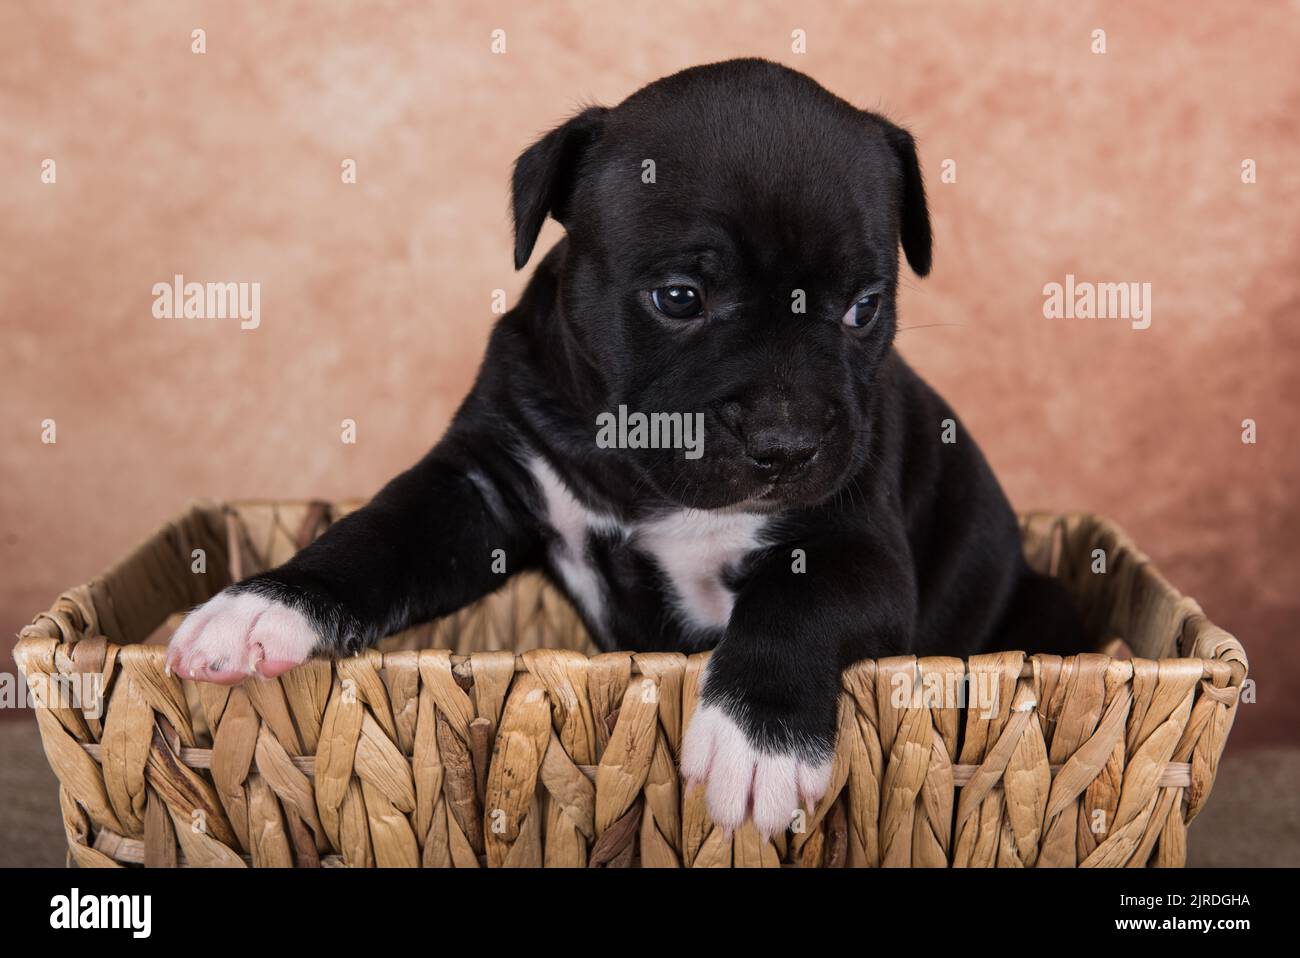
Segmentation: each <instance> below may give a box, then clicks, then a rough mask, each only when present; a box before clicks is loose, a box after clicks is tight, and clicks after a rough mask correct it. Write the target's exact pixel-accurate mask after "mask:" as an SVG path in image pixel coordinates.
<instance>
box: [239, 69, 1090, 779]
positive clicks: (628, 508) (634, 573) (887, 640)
mask: <svg viewBox="0 0 1300 958" xmlns="http://www.w3.org/2000/svg"><path fill="white" fill-rule="evenodd" d="M647 159H648V160H653V161H654V172H655V178H654V182H653V183H645V182H643V181H642V173H643V170H644V169H645V167H644V165H643V164H644V161H645V160H647ZM512 195H513V208H514V214H515V220H516V237H515V263H516V266H517V267H522V266H523V265H525V264H526V263H527V261H528V259H529V258H530V256H531V254H532V250H533V246H534V243H535V242H536V238H537V235H538V231H539V230H540V228H541V226H542V223H543V221H544V220H545V218H546V216H547V215H550V216H553V217H555V218H556V219H557V220H559V221H560V222H561V223H563V224H564V226H565V227H566V229H567V232H568V235H567V237H566V239H565V240H563V241H562V242H560V243H559V244H558V245H557V246H556V247H555V248H554V249H552V250H551V251H550V253H549V254H548V255H547V256H546V257H545V259H544V260H543V261H542V263H541V265H540V266H539V267H538V269H537V271H536V273H535V274H534V276H533V278H532V280H531V282H530V283H529V284H528V287H527V289H526V291H525V293H524V295H523V297H522V300H521V301H520V303H519V305H518V306H517V307H516V308H515V309H514V310H513V311H511V312H510V313H509V314H508V315H507V316H505V317H504V318H503V319H502V320H501V321H500V323H499V324H498V325H497V327H496V329H495V330H494V332H493V334H492V338H491V342H490V345H489V347H488V352H487V356H486V359H485V360H484V363H483V366H482V369H481V371H480V374H479V377H478V380H477V382H476V384H475V386H474V388H473V390H472V392H471V393H470V395H469V397H468V398H467V399H466V400H465V402H464V404H463V406H462V407H461V409H460V410H459V412H458V413H457V415H456V417H455V420H454V422H453V423H452V426H451V428H450V430H449V431H448V433H447V435H446V436H445V437H444V438H443V440H442V441H441V442H439V443H438V445H437V446H436V447H435V448H434V449H433V450H432V451H431V452H430V453H429V454H428V455H427V456H425V458H424V459H423V460H421V461H420V462H419V463H418V464H417V465H416V466H414V467H413V468H412V469H410V470H409V471H407V472H405V473H403V474H402V475H400V476H398V477H397V478H396V479H394V480H393V481H392V482H390V483H389V484H388V485H387V486H386V487H385V488H384V489H383V490H382V491H381V492H380V493H379V494H378V495H377V496H376V497H375V498H374V500H373V501H372V502H371V503H370V504H368V505H367V506H366V507H365V508H363V509H361V510H359V511H358V512H356V513H353V514H352V515H350V516H348V517H347V518H345V519H343V520H342V521H340V522H339V523H337V524H336V525H335V526H334V527H333V528H331V529H330V530H329V531H328V532H327V533H326V534H325V535H323V536H322V537H321V538H320V539H319V540H318V541H317V542H315V543H314V544H312V545H311V546H309V547H308V548H306V549H305V550H303V551H302V552H301V553H300V554H299V555H298V556H296V557H294V558H293V559H292V560H291V561H290V562H288V563H287V564H286V565H284V566H283V567H281V568H279V569H276V570H273V571H271V572H268V573H266V574H264V575H260V576H257V577H255V578H254V579H251V580H249V581H247V582H246V583H244V584H242V585H241V586H237V587H236V589H247V590H256V591H258V592H260V593H262V594H265V595H269V596H273V597H276V598H280V599H282V600H284V601H286V602H289V603H291V604H293V605H295V606H296V607H298V608H300V609H303V610H305V611H306V612H307V613H308V614H309V617H310V618H311V619H312V621H313V622H314V623H315V624H316V626H317V627H318V628H319V630H320V631H321V634H322V637H323V643H322V646H321V649H320V651H322V652H323V653H327V654H332V655H341V654H345V653H349V652H355V651H356V650H358V649H360V648H362V647H365V646H367V645H369V644H371V643H373V642H374V641H375V640H377V639H379V638H380V637H382V636H383V635H386V634H388V633H390V632H393V631H395V630H398V629H400V628H402V627H404V626H407V625H410V624H413V623H416V622H419V621H422V620H427V619H429V618H432V617H435V616H439V615H443V614H446V613H449V612H452V611H454V610H456V609H457V608H459V607H461V606H463V605H465V604H467V603H469V602H471V601H473V600H475V599H477V598H479V597H480V596H482V595H484V594H486V593H487V592H489V591H491V590H493V589H495V588H497V587H498V586H500V585H501V583H502V576H501V575H499V574H496V573H495V572H493V571H492V553H493V550H495V549H502V550H504V551H505V555H506V561H507V568H508V572H509V573H515V572H519V571H521V570H523V569H528V568H542V569H546V570H548V571H550V572H551V573H552V574H553V577H554V578H555V579H556V581H557V583H558V584H559V585H560V586H561V587H564V581H563V579H562V578H560V577H559V576H555V575H554V571H555V570H554V568H553V566H552V561H553V556H554V554H555V553H554V548H553V547H555V546H556V545H557V544H556V543H555V542H554V541H553V540H552V533H551V531H550V530H549V528H548V525H547V523H546V521H545V510H544V508H543V504H542V502H541V498H540V493H539V490H538V488H537V486H536V485H535V483H534V481H533V479H532V476H531V474H530V472H529V471H528V469H527V467H526V465H525V462H526V457H527V456H528V455H540V456H542V457H544V459H545V460H546V461H547V462H548V463H549V464H550V466H551V468H552V469H553V470H554V471H555V472H556V473H557V474H558V475H559V476H560V477H561V478H562V479H563V481H564V482H565V483H566V484H567V486H568V487H569V488H570V489H572V490H573V491H574V492H575V494H576V495H577V496H578V497H579V498H581V499H582V500H584V501H585V502H586V503H587V504H589V505H590V506H591V507H592V508H598V509H599V510H600V511H602V512H605V513H608V514H611V515H613V516H616V517H618V518H619V519H620V520H622V521H624V522H627V523H633V522H635V521H636V520H638V519H643V518H645V517H647V516H652V515H655V514H658V513H660V512H662V511H664V510H666V509H673V508H681V507H683V506H694V507H697V508H701V509H725V508H729V507H734V506H735V504H736V503H738V502H742V501H744V502H747V503H748V505H746V506H745V508H752V509H759V510H765V511H767V512H768V513H769V514H770V515H771V517H772V520H773V522H772V524H771V525H770V526H769V529H768V544H767V545H766V547H765V548H763V549H761V550H759V551H757V552H755V553H752V554H751V555H749V556H748V557H747V558H746V559H745V561H744V562H743V563H740V564H739V565H738V566H737V567H735V568H731V569H729V570H728V572H727V582H728V584H729V585H730V586H731V587H732V588H733V589H734V591H735V604H734V608H733V612H732V615H731V618H730V621H729V623H728V624H727V626H726V628H725V630H722V629H718V630H708V629H705V630H700V629H692V628H687V627H685V626H684V625H683V623H682V622H681V621H680V620H679V618H678V616H677V615H676V614H675V613H674V611H673V607H672V602H671V596H669V595H668V594H667V584H666V583H665V582H664V580H663V576H662V574H661V570H659V569H658V568H657V567H656V565H655V562H654V560H653V559H652V558H651V557H649V556H648V555H646V554H645V553H644V552H643V551H641V550H639V549H638V548H637V545H636V542H635V541H630V542H629V541H627V540H626V539H624V538H622V537H620V536H617V535H610V536H601V535H593V536H591V537H590V538H589V540H588V542H587V545H586V548H587V550H588V559H589V560H590V562H591V564H592V565H593V566H595V567H596V568H597V569H598V570H599V571H600V573H601V575H602V577H603V579H604V588H605V590H606V591H605V594H606V597H607V602H606V608H607V610H608V615H607V616H606V617H605V618H604V620H603V621H599V622H596V621H589V622H588V624H589V627H590V630H591V632H592V633H593V636H594V637H595V639H596V640H597V641H598V642H599V643H600V644H601V645H602V646H604V647H606V648H614V647H617V648H625V649H636V650H694V649H698V648H707V647H715V651H714V655H713V658H712V663H711V666H710V671H709V677H708V683H707V688H706V690H705V693H704V695H705V699H706V701H713V702H716V703H719V704H724V705H725V706H726V707H727V708H728V710H729V712H730V713H731V714H733V715H734V716H735V717H736V718H737V720H738V721H740V722H741V723H742V725H743V727H744V728H745V729H746V731H747V732H748V733H749V735H750V737H751V739H753V740H754V741H755V742H757V743H759V744H761V745H762V746H764V747H769V748H780V749H783V750H791V749H796V750H799V751H801V752H804V753H808V754H812V755H815V756H824V754H825V753H826V752H827V751H828V750H829V749H830V748H831V745H832V743H833V739H834V729H835V702H836V693H837V689H838V681H839V671H840V670H841V669H842V668H843V667H844V666H846V665H848V664H850V663H852V662H854V661H855V660H858V659H861V658H864V657H878V656H886V655H897V654H916V655H931V654H950V655H959V656H966V655H970V654H972V653H976V652H981V651H987V650H990V649H996V648H1020V649H1027V650H1031V651H1033V650H1040V649H1050V650H1055V651H1061V652H1075V651H1078V650H1079V649H1080V648H1082V638H1081V633H1080V629H1079V626H1078V623H1077V621H1076V618H1075V616H1074V614H1073V611H1072V609H1071V608H1070V605H1069V601H1068V599H1067V598H1066V597H1065V594H1064V592H1063V591H1062V590H1060V589H1059V588H1057V587H1056V586H1055V584H1054V583H1052V582H1050V581H1049V580H1046V579H1042V578H1040V577H1038V576H1035V575H1033V574H1032V573H1031V572H1030V571H1029V569H1028V568H1027V566H1026V565H1025V562H1024V560H1023V558H1022V556H1021V550H1020V542H1019V535H1018V531H1017V524H1016V520H1015V517H1014V515H1013V513H1012V510H1011V508H1010V506H1009V505H1008V503H1007V500H1006V498H1005V496H1004V495H1003V493H1002V490H1001V489H1000V488H999V486H998V483H997V480H996V479H995V478H994V476H993V474H992V472H991V471H990V469H989V467H988V464H987V463H986V462H985V460H984V457H983V455H982V454H981V453H980V451H979V449H978V447H977V446H976V444H975V442H974V441H973V440H972V439H971V438H970V436H969V435H967V434H966V433H965V432H964V431H963V429H962V427H961V425H960V422H958V421H957V417H956V416H955V415H954V413H953V412H952V410H951V409H950V408H949V407H948V406H947V404H946V403H945V402H944V401H943V400H942V399H941V398H940V397H939V396H938V395H936V394H935V392H934V391H933V390H931V389H930V388H929V387H928V386H927V385H926V384H925V383H924V382H922V381H921V379H920V378H919V377H918V376H917V375H916V374H915V373H914V372H913V371H912V370H911V369H910V368H909V367H908V366H907V364H906V363H904V361H903V360H902V358H901V357H900V356H899V355H898V353H897V352H896V351H895V350H894V349H893V348H892V343H893V338H894V333H895V328H896V317H895V305H894V304H895V293H896V290H897V285H898V269H899V263H898V260H899V256H898V250H899V246H900V244H901V247H902V249H903V251H904V253H905V255H906V258H907V261H908V263H909V264H910V266H911V267H912V269H913V270H914V271H915V272H916V273H917V274H920V275H925V274H926V273H927V272H928V271H929V269H930V265H931V233H930V220H929V214H928V211H927V206H926V199H925V190H924V186H923V183H922V178H921V170H920V166H919V163H918V161H917V153H916V146H915V143H914V141H913V139H912V137H911V136H910V135H909V134H908V133H907V132H905V131H903V130H901V129H899V128H898V127H896V126H894V125H893V124H892V123H890V122H889V121H887V120H885V119H884V118H882V117H879V116H876V115H874V114H870V113H866V112H863V111H860V110H858V109H856V108H854V107H853V106H851V105H849V104H848V103H846V102H844V101H843V100H840V99H839V98H837V97H835V96H833V95H831V94H830V93H828V92H826V91H825V90H824V89H822V88H821V87H820V86H818V85H817V84H816V83H815V82H814V81H812V80H811V79H809V78H808V77H805V76H803V75H802V74H799V73H796V72H794V71H791V70H789V69H786V68H784V67H781V66H778V65H775V64H772V63H767V62H763V61H759V60H740V61H732V62H728V63H723V64H716V65H713V66H707V67H700V68H696V69H692V70H686V71H684V72H682V73H679V74H676V75H674V76H671V77H668V78H666V79H664V80H661V81H659V82H657V83H654V84H651V85H650V86H648V87H646V88H645V89H643V90H641V91H639V92H638V93H636V94H634V95H633V96H631V97H630V98H629V99H627V100H626V101H625V102H624V103H622V104H621V105H619V106H618V107H616V108H614V109H608V110H607V109H604V108H600V107H593V108H591V109H587V110H584V111H583V112H581V113H580V114H578V115H577V116H575V117H574V118H573V119H572V120H570V121H569V122H567V123H565V124H564V125H563V126H561V127H560V128H559V129H557V130H555V131H553V132H551V133H549V134H547V135H546V136H545V137H543V138H542V139H541V140H539V141H538V142H537V143H536V144H534V145H533V146H532V147H530V148H529V149H528V150H527V151H525V152H524V154H523V155H522V156H521V157H520V158H519V160H518V163H517V164H516V167H515V173H514V180H513V191H512ZM685 282H690V283H692V284H694V285H696V286H698V287H699V288H700V289H701V290H703V291H704V295H705V299H706V301H707V304H708V308H707V314H706V316H705V317H704V318H703V319H699V320H687V321H681V320H670V319H668V318H666V317H665V316H663V315H660V314H659V313H657V312H656V311H655V309H654V307H653V306H652V304H651V303H650V300H649V291H650V290H652V289H655V288H658V287H663V286H667V285H672V284H675V283H685ZM871 289H879V291H880V301H879V302H880V306H879V311H878V313H877V318H876V320H875V323H874V325H872V326H871V327H870V328H869V329H867V330H853V329H850V328H848V327H846V326H845V325H844V323H843V322H842V321H841V320H842V317H843V316H844V314H845V312H846V310H847V309H849V307H850V306H851V305H852V304H853V303H854V302H855V301H856V300H857V299H858V298H860V297H861V296H862V295H863V294H864V293H865V292H867V291H869V290H871ZM795 290H802V291H803V292H804V294H805V297H806V304H807V309H806V312H805V313H794V312H792V298H793V295H794V291H795ZM619 404H626V405H627V406H628V407H629V409H633V410H643V411H670V412H671V411H680V412H691V411H700V412H703V413H704V414H705V435H706V446H705V453H706V454H705V455H704V456H703V457H702V458H700V459H698V460H688V459H686V458H684V457H683V455H682V453H681V451H680V450H618V449H600V448H597V446H596V444H595V441H594V437H595V433H596V427H595V422H596V417H597V415H598V414H600V413H601V412H605V411H612V410H615V409H616V408H617V407H618V406H619ZM949 419H951V420H954V421H955V422H956V442H955V443H952V444H947V443H944V442H942V441H941V435H942V433H943V430H944V421H945V420H949ZM760 446H761V447H762V448H761V449H760V448H759V447H760ZM796 447H797V448H798V449H799V450H802V451H800V452H797V454H796V452H792V450H796ZM809 449H815V450H816V454H815V455H813V456H812V458H811V460H808V461H806V462H804V463H803V465H802V466H800V465H796V463H797V462H798V461H799V460H803V459H806V458H807V450H809ZM756 450H758V451H760V452H762V455H756V454H755V451H756ZM773 457H775V458H773ZM760 459H761V460H766V461H767V463H768V465H769V466H770V463H771V462H772V461H776V462H778V463H780V462H782V461H783V460H784V462H785V466H782V467H780V468H781V471H780V475H779V481H777V482H775V483H773V482H772V481H771V473H770V469H769V471H767V472H764V469H763V468H760V467H759V466H758V465H756V460H760ZM786 467H788V468H786ZM773 468H775V467H773ZM758 496H764V498H761V499H757V500H756V499H755V498H754V497H758ZM795 549H802V550H804V554H805V556H806V567H807V571H806V572H805V573H802V574H798V573H796V572H794V571H793V569H792V566H793V562H792V552H793V550H795Z"/></svg>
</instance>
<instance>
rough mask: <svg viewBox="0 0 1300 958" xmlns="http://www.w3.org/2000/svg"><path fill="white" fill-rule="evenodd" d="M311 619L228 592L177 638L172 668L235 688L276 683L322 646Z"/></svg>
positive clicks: (198, 612) (170, 654)
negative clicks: (257, 679)
mask: <svg viewBox="0 0 1300 958" xmlns="http://www.w3.org/2000/svg"><path fill="white" fill-rule="evenodd" d="M320 641H321V639H320V635H319V634H318V633H317V631H316V629H315V627H314V626H313V625H312V624H311V622H310V621H309V620H308V619H307V617H306V616H305V615H303V614H302V613H301V612H299V611H298V610H297V609H293V608H290V607H289V606H287V605H285V604H284V603H282V602H277V601H276V600H274V599H270V598H267V597H266V596H263V595H259V594H257V593H256V592H252V591H239V590H235V591H232V590H230V589H227V590H226V591H224V592H221V593H219V594H218V595H216V596H214V597H213V598H212V599H210V600H208V601H207V602H206V603H204V604H203V605H201V606H199V607H198V608H197V609H195V610H194V611H193V612H191V613H190V614H189V615H188V616H187V617H186V618H185V621H184V622H182V623H181V626H180V628H179V629H177V630H176V634H175V635H174V636H172V640H171V645H170V646H169V647H168V649H167V668H168V670H169V671H172V672H175V673H176V674H177V675H179V676H181V677H182V678H188V679H197V680H198V681H200V682H216V683H218V684H221V685H234V684H235V683H237V682H242V681H243V680H244V679H246V678H248V677H249V676H250V675H253V676H261V677H262V678H268V679H270V678H275V677H276V676H277V675H282V674H283V673H285V672H287V671H289V670H290V669H291V668H293V667H294V666H296V665H301V664H302V663H303V662H305V661H307V659H308V658H310V657H311V654H312V652H313V651H315V650H316V648H317V647H318V646H319V645H320Z"/></svg>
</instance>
